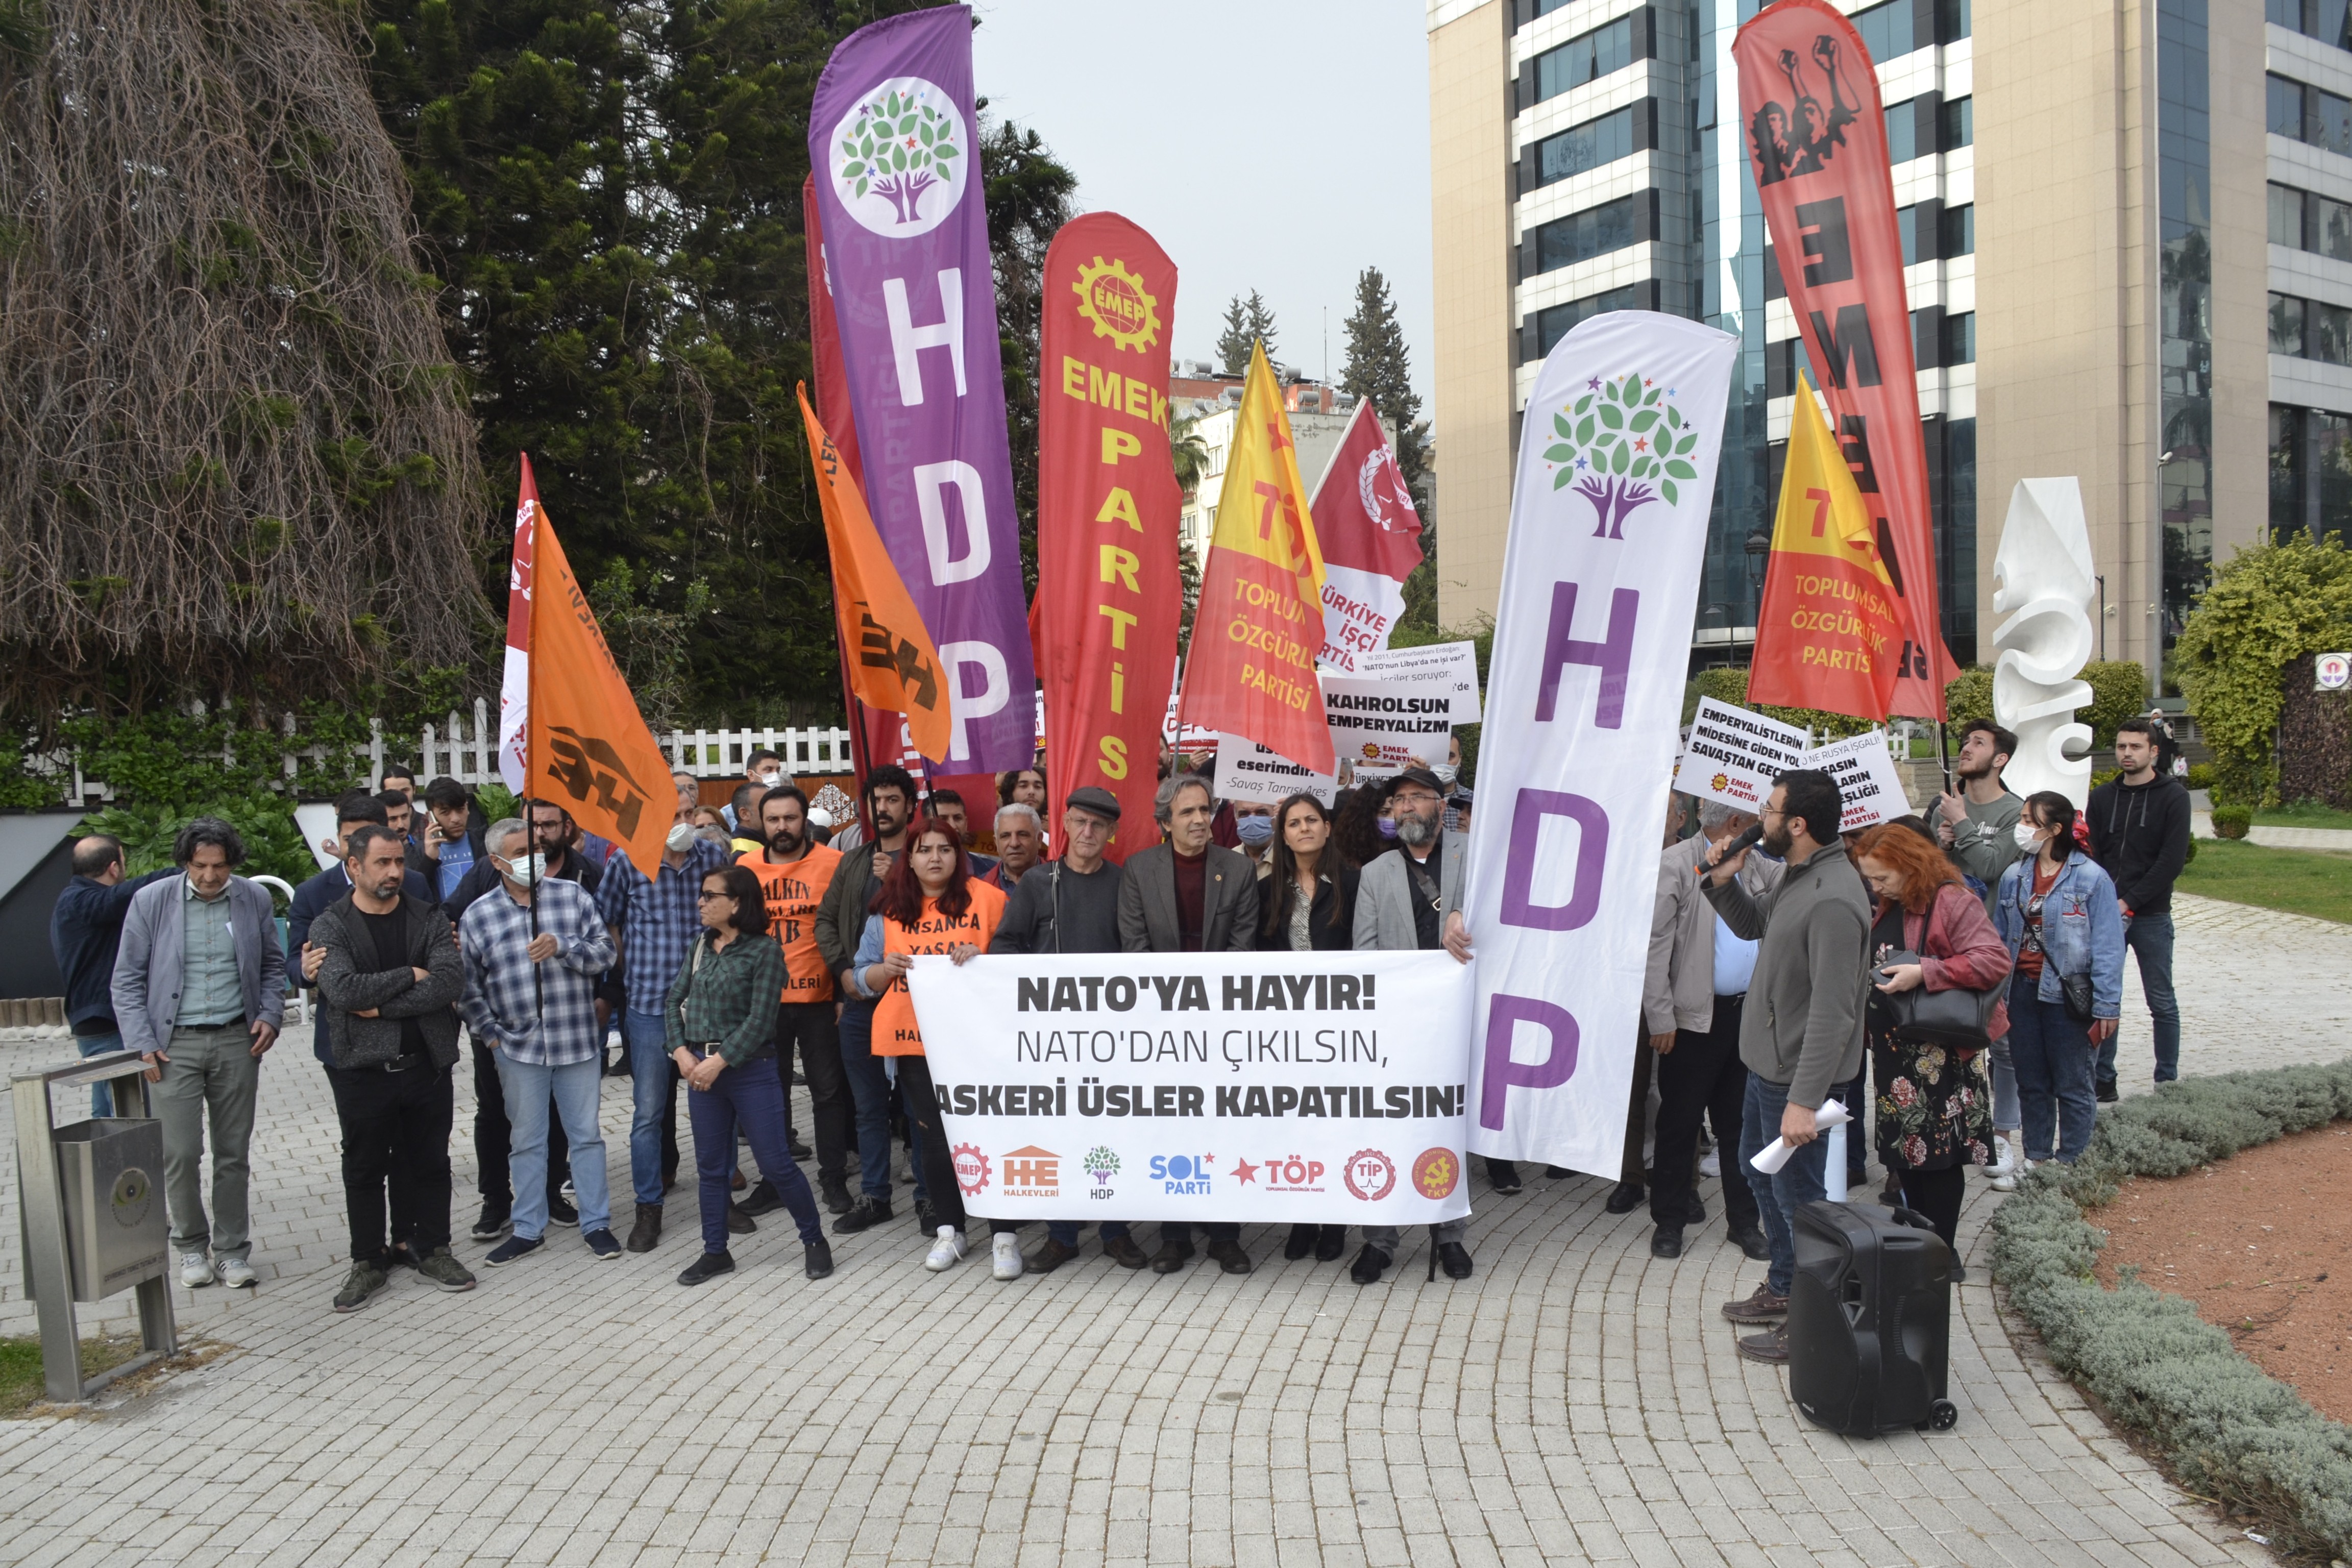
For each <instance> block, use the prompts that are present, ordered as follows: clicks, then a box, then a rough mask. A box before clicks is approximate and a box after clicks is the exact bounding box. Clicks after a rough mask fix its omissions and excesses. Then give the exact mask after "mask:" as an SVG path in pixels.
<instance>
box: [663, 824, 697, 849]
mask: <svg viewBox="0 0 2352 1568" xmlns="http://www.w3.org/2000/svg"><path fill="white" fill-rule="evenodd" d="M662 842H663V843H664V844H667V845H668V846H669V847H670V850H671V852H672V853H674V854H678V855H683V854H685V853H686V852H687V850H688V849H690V848H692V847H693V846H694V825H693V824H692V823H688V822H675V823H672V824H671V825H670V829H669V837H667V838H665V839H663V840H662Z"/></svg>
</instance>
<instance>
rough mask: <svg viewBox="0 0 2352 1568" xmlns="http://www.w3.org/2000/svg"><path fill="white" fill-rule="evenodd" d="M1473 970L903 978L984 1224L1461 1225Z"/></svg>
mask: <svg viewBox="0 0 2352 1568" xmlns="http://www.w3.org/2000/svg"><path fill="white" fill-rule="evenodd" d="M1471 973H1472V971H1471V970H1470V969H1469V968H1468V967H1467V966H1465V965H1463V964H1459V963H1455V962H1454V959H1453V958H1452V957H1450V956H1449V955H1447V954H1446V953H1444V952H1315V953H1292V952H1267V953H1254V952H1252V953H1181V954H1180V953H1140V952H1137V953H1104V954H1090V955H1087V956H1085V957H1027V956H1013V955H1009V954H1007V955H1000V956H997V957H982V958H975V959H973V960H971V962H970V963H966V964H964V965H962V966H961V967H958V966H957V965H955V964H953V963H950V962H949V961H948V960H947V959H945V958H919V959H917V960H916V961H915V967H914V970H913V972H912V973H910V974H909V975H908V989H909V991H910V992H911V993H912V994H913V997H914V1003H915V1012H916V1016H917V1017H918V1018H919V1020H920V1022H921V1024H922V1029H923V1044H924V1050H925V1054H926V1055H927V1056H928V1057H929V1064H930V1070H931V1078H932V1080H933V1082H934V1083H936V1084H937V1086H938V1088H939V1093H940V1111H941V1114H942V1116H943V1117H944V1119H945V1121H946V1124H947V1136H948V1142H949V1144H950V1149H951V1151H952V1154H953V1163H954V1165H955V1171H956V1181H957V1184H958V1185H960V1186H961V1188H962V1190H963V1201H964V1206H965V1208H967V1209H968V1210H970V1211H971V1213H973V1214H976V1215H983V1216H985V1217H987V1218H990V1219H1076V1220H1087V1219H1095V1220H1104V1219H1124V1220H1170V1219H1175V1220H1237V1221H1243V1222H1247V1223H1255V1224H1275V1223H1309V1224H1319V1225H1350V1224H1352V1225H1417V1224H1425V1223H1428V1222H1430V1221H1434V1220H1441V1219H1455V1218H1459V1217H1461V1216H1462V1215H1466V1214H1468V1213H1469V1212H1470V1192H1469V1184H1468V1183H1467V1181H1466V1180H1465V1173H1464V1171H1463V1153H1462V1152H1463V1142H1464V1138H1465V1134H1466V1133H1467V1131H1468V1115H1469V1110H1470V1105H1469V1057H1468V1050H1469V1045H1468V1042H1469V1022H1470V1017H1469V1009H1470V996H1471V987H1470V976H1471Z"/></svg>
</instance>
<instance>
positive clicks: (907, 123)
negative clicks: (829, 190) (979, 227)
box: [831, 76, 973, 239]
mask: <svg viewBox="0 0 2352 1568" xmlns="http://www.w3.org/2000/svg"><path fill="white" fill-rule="evenodd" d="M970 144H971V134H970V132H969V131H968V130H967V129H966V127H965V125H964V121H963V113H962V111H961V110H959V109H957V108H956V106H955V100H952V99H950V97H949V96H948V95H947V92H946V91H945V89H941V88H940V87H939V86H938V85H937V84H936V83H933V82H928V81H925V80H924V79H922V78H920V77H915V76H901V77H892V78H891V79H889V80H887V81H882V82H877V83H875V85H874V89H873V90H872V91H870V92H868V93H866V95H865V96H864V97H863V98H862V99H860V100H858V104H857V107H856V109H853V110H850V111H849V112H848V113H847V114H845V115H843V116H842V117H841V123H840V124H839V125H837V126H835V128H834V132H833V156H832V159H831V163H832V164H833V168H832V174H833V188H834V191H835V194H836V195H839V196H840V197H841V205H843V206H845V207H846V208H848V209H849V216H852V217H854V218H856V220H857V221H858V222H859V223H860V224H861V225H863V226H866V228H868V229H871V230H872V231H873V232H874V233H876V234H878V235H880V236H882V237H884V238H886V239H910V238H912V237H915V236H916V235H919V234H929V232H930V231H931V230H933V229H935V228H937V227H939V226H940V224H942V223H944V222H945V221H947V216H948V214H950V213H951V212H953V211H955V208H956V203H957V202H959V201H961V199H962V198H963V188H964V186H965V185H966V184H968V183H970V181H971V178H972V177H973V170H972V168H971V158H970V157H969V156H967V152H968V149H969V147H970ZM935 191H936V192H938V193H939V194H938V195H933V194H932V193H933V192H935ZM927 197H928V198H929V200H926V199H925V198H927Z"/></svg>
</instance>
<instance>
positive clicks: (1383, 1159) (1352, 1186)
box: [1341, 1149, 1396, 1204]
mask: <svg viewBox="0 0 2352 1568" xmlns="http://www.w3.org/2000/svg"><path fill="white" fill-rule="evenodd" d="M1341 1169H1342V1173H1344V1174H1345V1175H1346V1177H1347V1179H1348V1190H1349V1192H1351V1193H1353V1194H1356V1195H1357V1196H1358V1197H1360V1198H1361V1199H1363V1200H1364V1201H1365V1202H1366V1203H1368V1204H1376V1203H1378V1202H1380V1201H1381V1199H1382V1198H1384V1197H1386V1196H1388V1195H1389V1194H1391V1193H1392V1192H1394V1191H1395V1190H1396V1162H1395V1161H1394V1160H1391V1159H1390V1158H1389V1157H1388V1156H1387V1155H1386V1154H1383V1153H1381V1152H1380V1151H1379V1150H1378V1149H1359V1150H1357V1151H1356V1152H1354V1153H1352V1154H1350V1155H1349V1156H1348V1163H1347V1164H1346V1165H1345V1166H1343V1167H1342V1168H1341Z"/></svg>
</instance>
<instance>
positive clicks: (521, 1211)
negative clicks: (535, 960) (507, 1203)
mask: <svg viewBox="0 0 2352 1568" xmlns="http://www.w3.org/2000/svg"><path fill="white" fill-rule="evenodd" d="M497 1055H498V1064H499V1089H500V1090H501V1091H502V1092H503V1093H504V1095H505V1097H506V1102H507V1121H508V1124H509V1127H510V1128H511V1131H509V1133H508V1135H507V1169H508V1173H509V1175H510V1176H511V1177H512V1178H513V1181H514V1194H515V1200H514V1233H515V1235H517V1236H519V1237H521V1238H522V1239H523V1240H525V1241H537V1240H538V1239H539V1238H540V1237H541V1236H543V1235H545V1234H546V1232H547V1111H548V1100H549V1098H550V1097H551V1096H552V1097H553V1099H554V1101H555V1114H556V1115H557V1116H558V1117H560V1118H562V1121H563V1136H564V1138H565V1139H566V1140H567V1141H568V1142H570V1143H571V1145H572V1196H573V1197H574V1198H575V1199H576V1200H577V1203H578V1206H579V1209H580V1234H581V1235H583V1236H587V1235H589V1234H590V1233H592V1232H594V1231H599V1230H610V1229H612V1228H613V1195H612V1194H611V1193H610V1192H608V1191H607V1190H606V1189H605V1186H604V1133H603V1131H600V1130H599V1129H598V1127H597V1125H596V1110H597V1102H598V1100H599V1097H600V1092H601V1090H602V1089H603V1086H604V1053H603V1052H602V1051H599V1052H598V1053H597V1054H596V1055H595V1056H593V1057H592V1058H589V1059H588V1060H586V1061H584V1062H570V1063H567V1064H566V1065H564V1066H562V1067H558V1068H551V1067H537V1066H534V1065H532V1064H531V1063H530V1062H519V1061H516V1060H515V1059H514V1058H511V1057H509V1056H508V1055H507V1053H506V1052H504V1051H499V1053H497Z"/></svg>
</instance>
